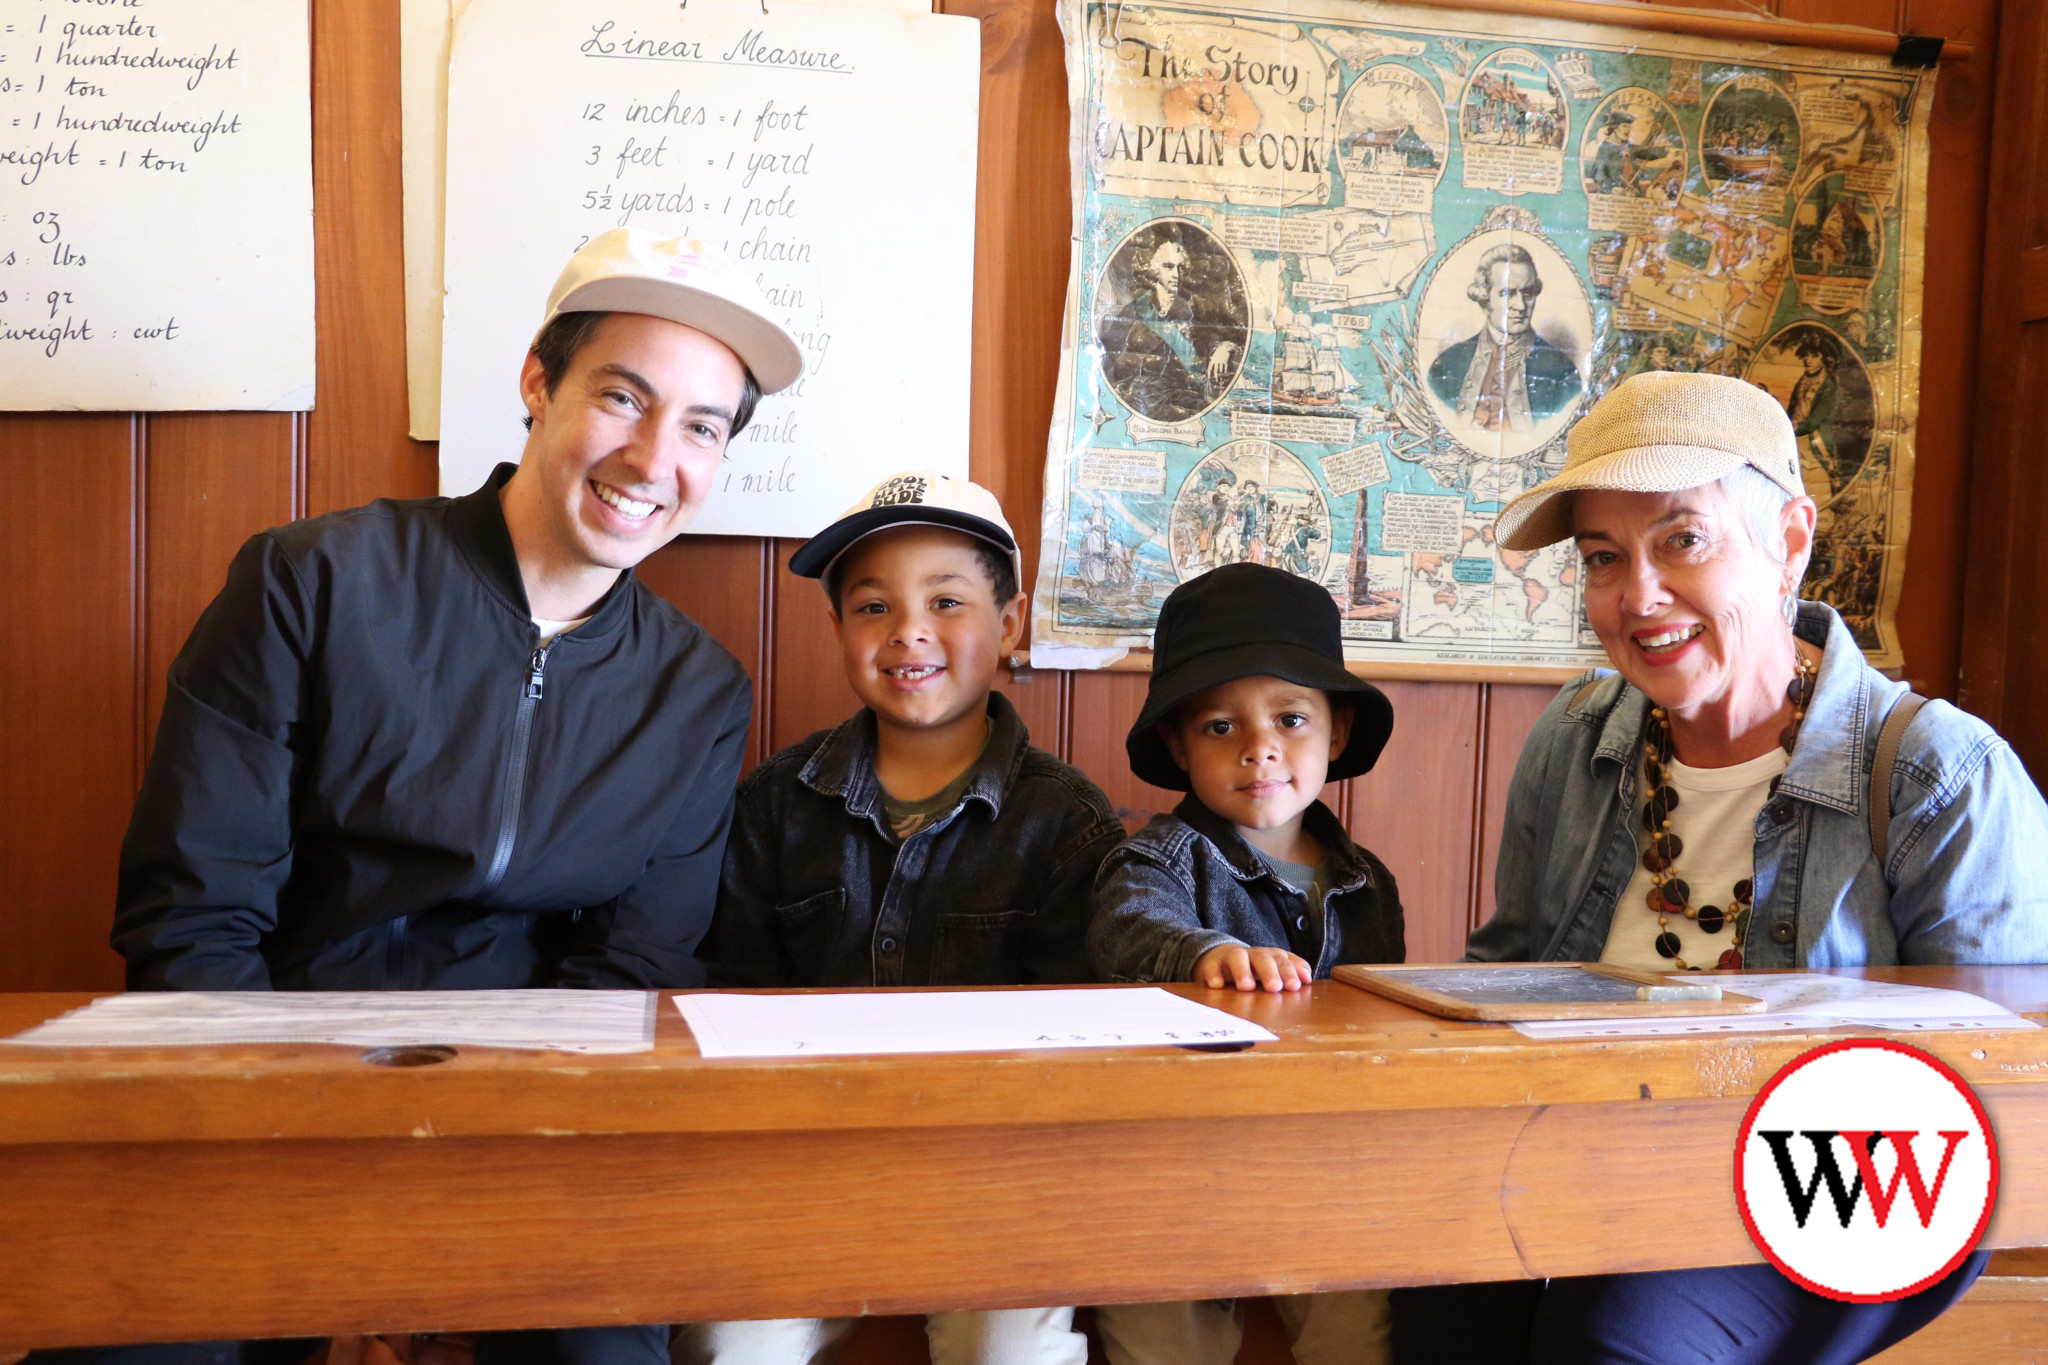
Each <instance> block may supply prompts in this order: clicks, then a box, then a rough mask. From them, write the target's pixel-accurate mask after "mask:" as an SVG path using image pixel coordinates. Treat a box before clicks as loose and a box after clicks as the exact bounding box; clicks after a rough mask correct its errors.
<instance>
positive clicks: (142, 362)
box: [0, 0, 313, 411]
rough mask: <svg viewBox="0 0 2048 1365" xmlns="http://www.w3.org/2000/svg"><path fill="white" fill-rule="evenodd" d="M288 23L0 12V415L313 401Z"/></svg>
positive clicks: (187, 12) (108, 11) (193, 5)
mask: <svg viewBox="0 0 2048 1365" xmlns="http://www.w3.org/2000/svg"><path fill="white" fill-rule="evenodd" d="M308 63H309V56H308V51H307V27H306V13H305V9H304V7H303V6H293V5H251V4H242V3H235V0H178V2H176V3H174V2H173V0H92V3H78V2H77V0H0V409H7V410H11V411H47V410H52V409H106V410H114V411H136V410H160V409H167V408H199V409H232V408H244V409H246V408H256V409H268V410H285V411H289V410H298V409H305V408H310V407H311V406H312V405H313V170H312V164H313V162H312V153H313V142H312V113H311V89H310V86H309V84H308V74H307V73H308Z"/></svg>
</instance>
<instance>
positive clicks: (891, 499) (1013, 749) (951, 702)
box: [676, 470, 1123, 1365]
mask: <svg viewBox="0 0 2048 1365" xmlns="http://www.w3.org/2000/svg"><path fill="white" fill-rule="evenodd" d="M790 568H791V569H792V570H793V571H794V572H796V573H798V574H802V575H803V576H805V577H807V578H820V579H822V580H823V582H824V587H825V593H826V596H827V598H828V599H829V600H830V603H831V612H832V625H833V629H834V630H835V631H836V632H837V634H838V636H839V643H840V648H841V654H842V658H843V661H844V664H845V668H846V678H847V681H848V682H849V683H851V684H852V685H853V690H854V692H855V693H856V694H857V695H858V696H859V698H860V700H861V702H862V703H863V705H862V708H861V710H860V711H858V712H856V713H855V714H854V716H853V717H852V718H851V719H850V720H848V721H846V722H845V723H844V724H842V725H840V726H839V727H838V728H836V729H833V730H823V731H820V732H819V733H817V734H814V735H812V736H811V737H810V738H808V739H805V740H802V741H801V742H799V743H797V744H794V745H792V746H790V747H789V748H787V749H784V750H783V751H782V752H781V753H779V754H776V755H775V756H774V757H773V758H771V759H769V760H768V761H767V762H766V763H764V764H762V765H761V766H760V767H759V768H757V769H755V770H754V771H753V772H752V773H751V774H750V775H748V777H747V778H746V780H745V781H743V782H742V783H741V784H740V789H739V808H738V811H737V813H736V814H735V816H734V820H733V828H732V835H731V839H730V841H729V842H728V844H727V846H726V854H725V874H724V881H723V884H722V887H721V890H720V894H719V900H718V909H717V911H716V913H715V915H714V916H713V920H712V926H711V931H710V933H709V935H708V936H707V937H706V939H705V942H704V949H703V956H704V959H705V961H706V963H707V965H708V967H709V971H710V976H711V980H712V982H713V984H715V985H723V986H995V985H1022V984H1050V983H1067V984H1073V983H1079V982H1086V981H1088V980H1090V979H1091V977H1090V976H1089V973H1088V966H1087V960H1086V956H1085V951H1084V943H1085V939H1086V935H1087V930H1088V919H1089V914H1090V911H1091V909H1092V904H1093V902H1092V900H1091V896H1090V888H1091V887H1092V885H1093V883H1094V880H1095V872H1096V869H1097V868H1098V867H1099V866H1100V865H1101V863H1102V859H1103V857H1104V856H1105V855H1106V854H1107V853H1108V852H1109V850H1110V849H1112V848H1114V847H1115V846H1116V844H1117V842H1118V841H1119V840H1120V839H1122V837H1123V827H1122V826H1121V825H1120V824H1118V822H1117V819H1116V816H1115V814H1114V813H1113V812H1112V811H1111V809H1110V806H1109V802H1108V801H1107V800H1106V799H1105V798H1104V797H1103V795H1102V793H1101V792H1100V791H1098V790H1097V789H1096V787H1095V785H1094V784H1093V783H1092V782H1090V781H1089V780H1088V779H1087V778H1086V777H1084V776H1082V775H1081V774H1080V773H1079V772H1078V771H1076V770H1075V769H1073V768H1071V767H1068V766H1067V765H1066V764H1064V763H1062V762H1060V761H1059V760H1058V759H1056V758H1054V757H1053V756H1052V755H1051V754H1048V753H1046V752H1044V751H1043V750H1041V749H1035V748H1033V747H1031V743H1030V736H1029V735H1028V734H1027V733H1026V732H1025V728H1024V722H1023V721H1022V720H1021V719H1020V718H1019V717H1018V715H1017V712H1016V710H1015V709H1014V708H1013V707H1012V706H1011V705H1010V703H1009V702H1008V701H1007V700H1006V699H1005V698H1004V697H1003V695H1002V694H1001V693H999V692H995V691H992V690H991V688H992V685H993V683H994V681H995V676H996V669H997V668H998V667H999V666H1000V665H1001V662H1002V660H1003V658H1004V657H1005V656H1006V655H1008V653H1009V652H1010V651H1011V650H1012V649H1013V648H1015V646H1016V644H1017V642H1018V639H1019V637H1020V636H1021V635H1022V634H1023V630H1024V619H1025V617H1024V611H1025V600H1024V597H1023V595H1022V594H1021V593H1019V592H1018V590H1017V582H1018V579H1019V577H1020V576H1021V575H1020V563H1019V559H1018V555H1017V542H1016V538H1015V537H1014V536H1013V535H1012V534H1011V532H1010V527H1009V524H1008V522H1006V521H1005V520H1004V518H1003V512H1002V508H1001V506H1000V505H999V504H998V503H997V502H996V499H995V496H994V495H993V494H991V493H989V492H988V491H987V490H986V489H983V488H980V487H978V486H976V485H975V484H972V483H969V482H967V481H966V480H964V479H954V478H949V477H947V476H946V475H943V474H938V473H934V472H931V471H927V470H919V471H911V472H907V473H903V474H898V475H896V476H894V477H892V478H889V479H885V480H883V481H882V482H881V483H880V484H878V485H876V487H875V488H874V489H873V490H872V491H870V492H869V493H868V495H867V496H865V497H863V498H862V499H861V500H860V502H859V503H858V504H856V505H855V506H854V507H853V508H851V509H850V510H849V511H848V512H847V513H846V514H845V515H844V516H842V517H841V518H840V519H839V520H838V521H836V522H834V523H833V524H832V525H830V526H828V527H826V528H825V529H824V530H823V531H822V532H820V533H819V534H818V535H817V536H815V537H813V538H812V539H811V541H810V542H809V543H808V544H806V545H805V546H804V547H803V548H802V549H801V550H799V551H798V552H797V553H796V555H795V556H794V557H793V558H792V559H791V561H790ZM1026 869H1028V871H1026ZM1072 1319H1073V1309H1071V1308H1029V1309H1015V1310H1008V1311H1004V1312H988V1313H972V1312H965V1313H935V1314H932V1315H931V1316H930V1317H929V1318H928V1319H927V1320H926V1331H927V1333H928V1335H929V1337H930V1339H931V1347H932V1357H933V1360H934V1361H935V1362H937V1365H966V1362H974V1361H982V1362H992V1361H998V1360H1003V1361H1026V1360H1029V1361H1033V1362H1044V1363H1045V1365H1083V1362H1084V1361H1085V1360H1086V1358H1087V1342H1086V1340H1085V1339H1084V1338H1083V1337H1082V1336H1081V1335H1080V1334H1079V1333H1077V1332H1075V1331H1074V1330H1073V1328H1072ZM854 1322H855V1320H854V1319H851V1318H847V1319H840V1320H833V1321H818V1320H814V1319H785V1320H782V1321H770V1322H727V1323H700V1324H698V1325H696V1326H694V1327H691V1328H689V1329H687V1330H686V1332H685V1334H684V1336H683V1338H682V1339H681V1341H680V1342H679V1343H678V1347H677V1351H676V1359H677V1361H678V1363H679V1365H697V1363H698V1362H713V1361H716V1362H720V1365H734V1362H742V1363H743V1365H808V1362H810V1361H812V1360H813V1359H816V1358H820V1357H825V1358H829V1357H830V1356H831V1354H832V1352H833V1348H834V1346H835V1345H836V1343H837V1341H838V1340H839V1339H840V1338H841V1337H842V1336H844V1335H845V1333H846V1332H847V1331H849V1330H850V1329H851V1328H852V1327H853V1325H854Z"/></svg>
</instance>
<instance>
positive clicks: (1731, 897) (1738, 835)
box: [1600, 749, 1792, 972]
mask: <svg viewBox="0 0 2048 1365" xmlns="http://www.w3.org/2000/svg"><path fill="white" fill-rule="evenodd" d="M1791 761H1792V759H1791V755H1789V754H1787V753H1786V752H1785V751H1784V750H1783V749H1772V750H1771V751H1770V752H1769V753H1767V754H1765V755H1763V756H1762V757H1760V758H1752V759H1750V760H1749V761H1748V762H1746V763H1737V764H1734V765H1733V766H1731V767H1726V768H1688V767H1687V766H1686V765H1685V764H1683V763H1680V762H1678V761H1677V760H1676V759H1673V760H1672V761H1671V762H1670V763H1668V764H1666V765H1665V769H1664V770H1665V772H1666V773H1667V774H1669V776H1668V778H1667V781H1669V782H1670V784H1671V786H1672V787H1673V788H1674V789H1675V790H1676V791H1677V792H1678V809H1676V810H1674V811H1672V812H1671V832H1672V833H1673V834H1676V835H1677V836H1678V839H1679V842H1680V843H1681V844H1683V845H1684V846H1685V847H1684V851H1683V852H1681V853H1680V854H1679V855H1678V861H1677V862H1676V864H1675V865H1674V867H1673V869H1672V870H1673V871H1674V872H1675V873H1676V874H1677V875H1678V877H1679V878H1680V879H1682V880H1683V881H1684V882H1685V884H1686V886H1688V887H1689V888H1691V891H1692V904H1693V907H1694V908H1695V909H1697V908H1698V907H1700V906H1702V905H1718V906H1720V907H1721V909H1722V911H1723V912H1725V913H1726V914H1727V915H1728V916H1729V917H1730V919H1731V920H1732V919H1733V917H1734V911H1735V883H1737V882H1739V881H1745V880H1748V879H1749V878H1750V877H1752V876H1753V875H1754V874H1755V871H1756V817H1757V814H1758V812H1760V811H1761V810H1763V808H1764V802H1766V801H1768V800H1770V798H1771V779H1772V778H1774V777H1776V776H1777V775H1778V774H1779V773H1782V772H1784V771H1785V767H1786V765H1787V764H1788V763H1790V762H1791ZM1648 796H1649V793H1647V792H1644V791H1638V792H1637V801H1636V829H1637V830H1638V831H1639V832H1640V831H1642V818H1643V817H1642V810H1643V802H1644V801H1645V800H1647V799H1648ZM1642 837H1643V836H1642V835H1641V834H1640V833H1639V835H1638V838H1639V840H1640V839H1641V838H1642ZM1655 884H1656V882H1655V880H1654V879H1653V878H1652V877H1651V876H1650V870H1649V869H1648V868H1646V867H1644V866H1643V863H1642V859H1641V858H1640V857H1638V858H1637V859H1636V873H1635V876H1633V877H1631V878H1629V883H1628V889H1627V890H1625V891H1623V892H1622V893H1621V900H1620V901H1619V902H1617V903H1616V905H1615V907H1614V923H1613V924H1611V925H1610V926H1608V930H1607V946H1606V948H1605V949H1603V950H1602V951H1601V953H1600V960H1601V961H1602V962H1609V963H1612V964H1614V965H1615V966H1617V967H1635V968H1638V969H1640V970H1642V971H1646V972H1670V971H1677V970H1679V968H1678V965H1677V964H1676V963H1675V962H1673V961H1672V960H1671V959H1670V958H1668V957H1663V956H1660V955H1659V954H1658V952H1657V935H1658V934H1660V933H1663V932H1664V930H1663V929H1661V928H1659V927H1658V924H1657V917H1656V915H1654V914H1652V913H1651V912H1650V908H1649V894H1650V888H1651V887H1652V886H1654V885H1655ZM1665 918H1667V919H1668V920H1670V922H1671V923H1670V931H1671V932H1672V933H1674V934H1676V935H1678V941H1679V944H1680V945H1681V946H1680V947H1679V950H1678V955H1679V956H1680V957H1681V958H1684V959H1685V963H1686V965H1687V966H1689V967H1707V968H1711V967H1713V966H1715V965H1716V964H1717V963H1718V962H1719V961H1720V958H1721V954H1722V953H1724V952H1726V951H1727V950H1728V949H1730V948H1732V947H1734V946H1735V926H1734V925H1733V924H1732V923H1730V924H1726V925H1723V926H1722V929H1721V932H1720V933H1718V934H1709V933H1706V932H1704V931H1703V930H1701V928H1700V926H1699V923H1698V922H1697V921H1695V920H1691V919H1688V918H1686V917H1685V916H1684V915H1667V916H1666V917H1665Z"/></svg>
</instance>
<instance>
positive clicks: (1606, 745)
mask: <svg viewBox="0 0 2048 1365" xmlns="http://www.w3.org/2000/svg"><path fill="white" fill-rule="evenodd" d="M1798 633H1799V636H1800V638H1801V639H1803V640H1806V641H1808V642H1810V643H1813V644H1817V645H1821V646H1822V647H1823V650H1824V653H1823V656H1822V660H1821V665H1820V675H1819V677H1818V678H1817V679H1816V680H1815V682H1814V693H1813V701H1812V703H1811V704H1810V705H1809V706H1808V708H1807V712H1806V720H1805V722H1804V723H1803V724H1802V725H1801V726H1800V729H1799V739H1798V741H1797V744H1796V746H1795V748H1794V749H1793V752H1792V757H1791V762H1790V764H1789V765H1788V766H1787V767H1786V769H1785V772H1784V774H1783V776H1782V777H1781V778H1780V779H1779V782H1778V791H1777V794H1776V795H1775V796H1773V797H1771V798H1770V799H1769V800H1767V801H1766V802H1765V803H1764V807H1763V809H1762V810H1760V811H1758V812H1757V815H1756V876H1755V879H1754V880H1755V902H1754V909H1753V910H1752V911H1751V919H1750V928H1749V934H1748V938H1747V941H1746V942H1745V943H1744V944H1743V949H1742V953H1743V965H1744V966H1745V967H1746V968H1750V969H1761V968H1767V967H1861V966H1893V965H1897V964H1900V963H1907V964H1930V963H1931V964H1941V963H2013V962H2043V961H2048V807H2044V806H2043V804H2042V801H2041V794H2040V792H2039V791H2037V790H2036V789H2035V787H2034V784H2033V782H2032V781H2030V780H2029V779H2028V777H2027V773H2026V770H2025V769H2024V768H2022V767H2021V766H2020V762H2019V759H2018V757H2017V756H2016V755H2014V753H2013V751H2012V749H2011V748H2010V747H2009V746H2008V745H2007V744H2006V742H2005V741H2004V740H2002V739H2000V738H1999V737H1998V735H1997V734H1996V733H1995V732H1994V731H1993V730H1992V729H1991V727H1989V726H1988V725H1986V724H1984V722H1983V721H1981V720H1978V719H1977V718H1976V717H1975V716H1971V715H1968V714H1966V713H1964V712H1962V711H1958V710H1957V709H1956V708H1955V707H1953V706H1950V705H1948V704H1947V703H1946V702H1940V701H1933V702H1929V703H1928V704H1927V705H1926V706H1924V707H1922V708H1921V709H1920V713H1919V714H1918V715H1916V716H1915V717H1914V718H1913V723H1912V724H1911V725H1910V726H1909V727H1907V730H1906V734H1905V740H1904V743H1903V744H1902V745H1901V746H1900V748H1899V755H1898V760H1897V762H1896V764H1895V766H1894V767H1893V770H1892V784H1891V786H1892V791H1891V799H1892V816H1891V825H1890V836H1889V842H1890V845H1891V848H1890V856H1889V857H1888V858H1887V860H1886V864H1885V866H1884V867H1882V868H1880V867H1879V866H1878V865H1877V855H1876V853H1875V851H1874V850H1873V849H1872V848H1871V844H1870V816H1869V807H1868V805H1867V804H1866V803H1867V801H1868V799H1869V795H1870V773H1871V769H1872V767H1873V766H1874V764H1875V758H1876V753H1877V736H1878V730H1879V728H1880V727H1881V726H1882V725H1883V723H1884V717H1885V714H1886V712H1887V711H1889V710H1890V708H1891V705H1892V702H1893V700H1894V699H1895V698H1896V697H1898V696H1899V695H1900V694H1901V693H1903V692H1904V691H1905V687H1904V685H1903V684H1901V683H1895V682H1892V681H1891V680H1889V679H1888V678H1886V677H1885V676H1884V675H1883V674H1881V673H1879V672H1877V670H1875V669H1873V668H1871V667H1870V666H1869V665H1868V664H1867V663H1865V662H1864V659H1863V655H1862V652H1861V651H1860V650H1859V649H1858V648H1857V645H1856V640H1855V637H1854V636H1852V635H1851V634H1850V633H1849V629H1848V627H1847V626H1845V625H1843V624H1842V620H1841V618H1840V617H1838V616H1837V615H1835V613H1834V611H1833V609H1832V608H1830V607H1827V606H1825V605H1823V604H1821V603H1818V602H1802V603H1800V607H1799V625H1798ZM1597 676H1599V675H1598V674H1595V673H1589V674H1587V675H1585V677H1584V678H1581V679H1579V680H1577V681H1574V682H1571V683H1568V684H1566V685H1565V688H1564V690H1563V691H1562V692H1560V693H1558V695H1557V698H1556V700H1554V701H1552V702H1551V703H1550V705H1549V707H1548V708H1547V709H1546V710H1545V711H1544V713H1543V716H1542V718H1541V719H1540V720H1538V721H1537V722H1536V728H1535V730H1534V731H1532V732H1531V733H1530V735H1529V740H1528V743H1527V745H1525V746H1524V748H1523V749H1522V757H1521V760H1520V762H1518V763H1517V764H1516V766H1515V778H1514V782H1513V784H1512V785H1511V786H1510V787H1509V789H1508V802H1507V817H1506V820H1505V822H1504V825H1503V828H1502V831H1501V846H1500V872H1499V876H1498V878H1497V883H1496V887H1495V893H1494V899H1495V902H1496V904H1497V905H1498V906H1499V909H1497V910H1496V911H1495V912H1494V916H1493V918H1492V919H1490V920H1488V921H1487V922H1486V923H1485V924H1484V925H1482V926H1480V928H1479V929H1478V930H1477V931H1475V932H1474V933H1473V935H1472V938H1471V941H1470V942H1469V943H1468V944H1467V947H1466V955H1467V956H1468V957H1471V958H1473V959H1476V960H1478V961H1482V962H1524V961H1539V962H1540V961H1550V962H1557V961H1593V960H1597V959H1598V958H1599V956H1600V953H1601V950H1602V949H1603V948H1604V947H1605V946H1606V943H1607V933H1608V928H1609V926H1610V925H1611V924H1612V922H1613V918H1614V915H1615V913H1616V911H1615V901H1616V899H1617V898H1618V897H1619V896H1620V895H1621V893H1622V891H1623V889H1624V888H1626V887H1627V885H1628V881H1629V878H1630V877H1631V876H1632V875H1633V874H1634V872H1635V868H1636V860H1637V858H1638V857H1639V856H1640V853H1641V850H1640V847H1639V844H1638V837H1639V831H1640V830H1641V828H1642V826H1641V822H1640V819H1639V816H1640V812H1641V804H1640V797H1641V784H1642V761H1641V754H1642V733H1643V720H1644V716H1645V713H1646V712H1647V710H1648V706H1649V702H1648V699H1647V698H1646V697H1644V695H1643V694H1642V693H1641V692H1638V691H1637V690H1636V689H1635V688H1633V687H1629V686H1627V685H1625V684H1624V683H1623V682H1622V681H1621V679H1620V678H1619V677H1617V676H1612V675H1610V676H1608V677H1607V678H1606V680H1605V681H1604V682H1602V683H1601V684H1600V685H1599V686H1598V687H1596V688H1595V689H1594V690H1593V691H1592V693H1591V694H1590V695H1588V696H1587V697H1586V698H1585V700H1584V701H1579V702H1577V704H1574V701H1575V699H1576V698H1577V696H1578V693H1579V691H1580V689H1581V688H1582V687H1584V685H1585V683H1586V682H1588V681H1590V680H1591V679H1593V678H1595V677H1597ZM1622 913H1624V914H1625V913H1629V912H1628V910H1627V909H1626V908H1624V909H1623V911H1622ZM1642 918H1643V919H1644V921H1645V922H1646V923H1647V921H1648V920H1649V914H1648V912H1647V911H1645V912H1642Z"/></svg>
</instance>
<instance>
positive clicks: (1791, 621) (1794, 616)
mask: <svg viewBox="0 0 2048 1365" xmlns="http://www.w3.org/2000/svg"><path fill="white" fill-rule="evenodd" d="M1778 600H1779V601H1780V602H1783V603H1784V604H1785V606H1784V611H1785V624H1786V625H1788V626H1797V625H1798V624H1799V594H1798V592H1796V591H1791V592H1787V593H1786V594H1785V595H1784V596H1783V597H1781V598H1779V599H1778Z"/></svg>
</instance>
